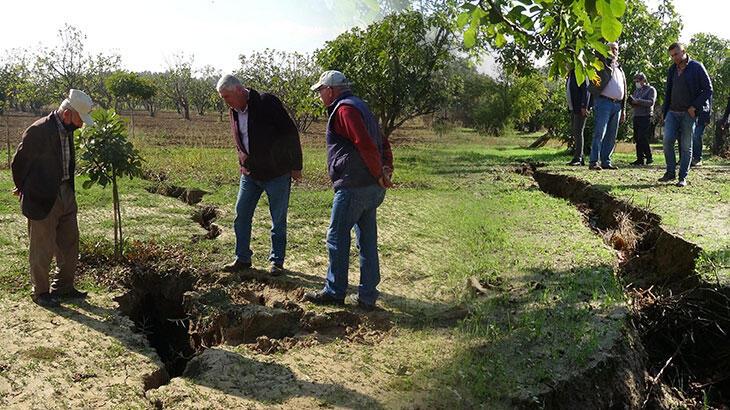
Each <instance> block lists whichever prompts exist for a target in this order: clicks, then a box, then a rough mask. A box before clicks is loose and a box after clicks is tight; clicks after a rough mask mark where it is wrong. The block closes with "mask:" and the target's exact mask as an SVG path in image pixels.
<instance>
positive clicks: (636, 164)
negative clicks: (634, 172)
mask: <svg viewBox="0 0 730 410" xmlns="http://www.w3.org/2000/svg"><path fill="white" fill-rule="evenodd" d="M631 165H633V166H642V165H644V161H642V160H640V159H637V160H636V161H634V162H632V163H631Z"/></svg>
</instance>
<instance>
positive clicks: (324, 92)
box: [317, 85, 335, 107]
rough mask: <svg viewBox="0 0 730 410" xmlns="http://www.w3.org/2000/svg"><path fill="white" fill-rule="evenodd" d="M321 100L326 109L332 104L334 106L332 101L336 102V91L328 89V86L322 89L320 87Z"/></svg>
mask: <svg viewBox="0 0 730 410" xmlns="http://www.w3.org/2000/svg"><path fill="white" fill-rule="evenodd" d="M317 91H318V92H319V99H320V100H322V104H324V106H325V107H329V105H330V104H332V101H334V100H335V90H334V89H333V88H332V87H328V86H326V85H323V86H322V87H319V90H317Z"/></svg>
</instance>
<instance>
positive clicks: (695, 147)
mask: <svg viewBox="0 0 730 410" xmlns="http://www.w3.org/2000/svg"><path fill="white" fill-rule="evenodd" d="M706 125H707V124H705V123H701V122H699V121H697V123H696V124H695V132H694V134H692V159H693V160H694V161H695V162H697V161H702V134H704V133H705V126H706Z"/></svg>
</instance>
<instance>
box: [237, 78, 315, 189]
mask: <svg viewBox="0 0 730 410" xmlns="http://www.w3.org/2000/svg"><path fill="white" fill-rule="evenodd" d="M230 117H231V131H232V133H233V139H234V140H235V142H236V151H237V152H238V153H239V165H240V166H241V167H242V169H241V172H243V168H246V169H248V171H249V172H250V175H251V178H253V179H256V180H259V181H268V180H270V179H273V178H276V177H279V176H281V175H284V174H286V173H288V172H291V171H299V170H301V169H302V146H301V144H300V142H299V130H297V126H296V125H295V124H294V121H292V119H291V117H289V114H288V113H287V112H286V109H285V108H284V106H283V105H282V103H281V101H280V100H279V99H278V98H277V97H276V96H275V95H273V94H268V93H263V94H259V93H258V92H257V91H256V90H254V89H251V88H249V89H248V147H249V151H250V152H246V150H245V148H244V146H243V142H242V140H241V136H240V135H239V134H240V133H239V131H238V114H237V113H236V111H235V110H233V109H231V110H230ZM241 153H245V155H244V156H245V160H243V161H241V158H243V157H244V156H242V155H241Z"/></svg>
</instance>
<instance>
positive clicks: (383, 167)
mask: <svg viewBox="0 0 730 410" xmlns="http://www.w3.org/2000/svg"><path fill="white" fill-rule="evenodd" d="M311 88H312V91H316V92H319V96H320V99H321V100H322V103H323V104H324V105H325V106H326V107H327V113H328V114H329V119H328V121H327V134H326V138H327V169H328V172H329V175H330V179H331V180H332V185H333V187H334V189H335V196H334V199H333V201H332V216H331V220H330V226H329V229H328V230H327V250H328V252H329V267H328V269H327V281H326V283H325V286H324V289H322V290H321V291H319V292H309V293H306V294H305V295H304V300H306V301H310V302H312V303H315V304H343V303H344V300H345V293H346V292H347V282H348V280H347V276H348V269H349V262H350V234H351V231H352V228H353V227H354V228H355V235H356V237H357V244H358V248H359V250H360V286H359V287H358V291H357V294H356V295H353V297H352V300H353V302H354V304H356V305H358V306H359V307H361V308H363V309H365V310H372V309H373V308H374V307H375V301H376V300H377V299H378V295H379V293H378V290H377V286H378V283H380V262H379V259H378V226H377V219H376V211H377V209H378V207H379V206H380V204H381V203H382V202H383V199H384V198H385V189H386V188H388V187H390V186H392V184H391V182H390V180H391V176H392V173H393V154H392V152H391V150H390V144H389V143H388V139H387V138H386V137H385V136H384V135H383V134H382V132H381V130H380V125H379V124H378V121H377V120H376V119H375V116H374V115H373V113H372V112H371V111H370V108H369V107H368V105H367V104H366V103H365V102H364V101H363V100H362V99H360V98H358V97H356V96H355V95H353V94H352V91H350V82H349V81H348V80H347V78H346V77H345V75H344V74H342V73H341V72H339V71H334V70H330V71H325V72H324V73H322V75H321V76H320V78H319V81H318V82H317V83H316V84H314V85H313V86H312V87H311Z"/></svg>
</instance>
